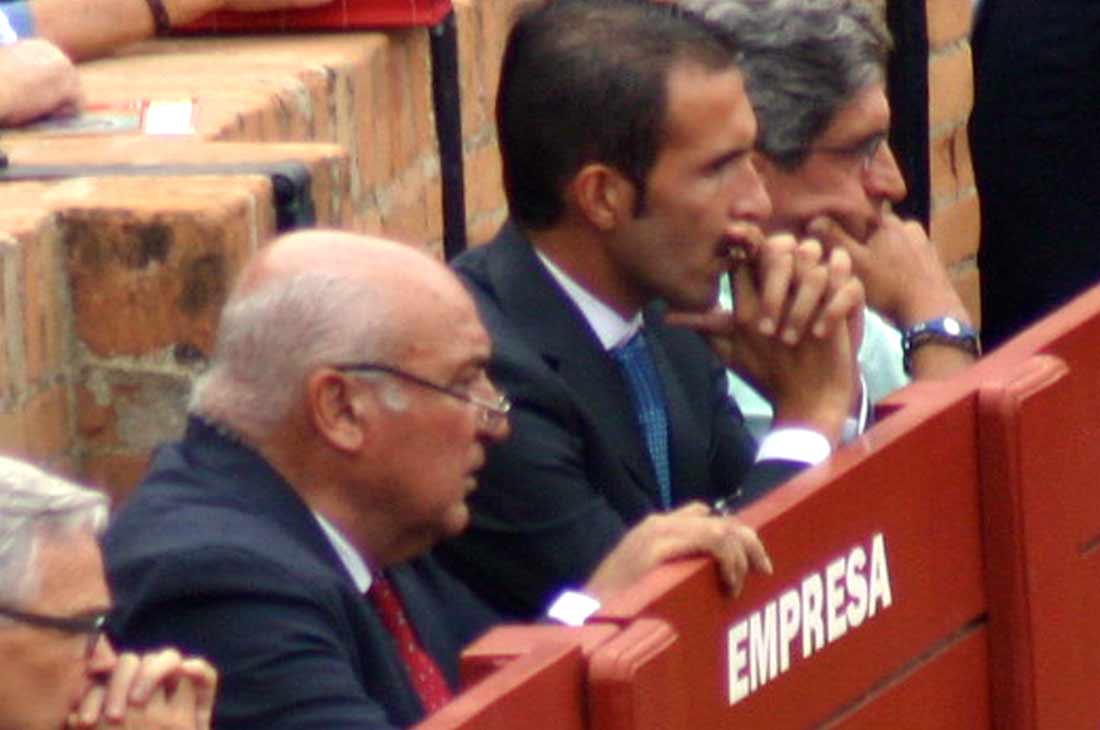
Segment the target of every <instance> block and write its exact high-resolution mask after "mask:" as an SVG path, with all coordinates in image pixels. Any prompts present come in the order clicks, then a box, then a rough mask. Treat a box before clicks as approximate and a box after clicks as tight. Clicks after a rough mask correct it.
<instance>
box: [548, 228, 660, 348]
mask: <svg viewBox="0 0 1100 730" xmlns="http://www.w3.org/2000/svg"><path fill="white" fill-rule="evenodd" d="M535 255H536V256H538V257H539V261H541V262H542V265H543V266H545V267H546V270H547V271H549V272H550V276H552V277H554V281H556V282H557V283H558V286H560V287H561V288H562V290H563V291H564V292H565V295H566V296H567V297H569V299H570V300H571V301H572V302H573V304H575V305H577V309H579V310H581V314H582V315H583V316H584V319H585V321H586V322H588V326H589V327H591V328H592V331H593V332H595V333H596V337H597V339H599V341H600V344H601V345H603V349H605V350H611V349H613V348H615V347H618V346H619V345H622V344H623V343H625V342H626V341H627V340H629V339H630V338H631V337H633V336H634V333H635V332H637V331H638V330H639V329H641V327H642V313H641V312H638V313H637V314H635V315H634V317H633V318H631V319H629V320H626V319H623V318H622V317H620V316H619V313H618V312H616V311H615V310H614V309H612V308H611V307H609V306H607V305H606V304H604V303H603V302H601V301H600V300H599V299H597V298H596V296H595V295H593V294H592V293H591V292H590V291H588V290H587V289H585V288H584V287H583V286H581V285H580V284H579V283H577V281H576V280H575V279H573V278H572V277H571V276H569V274H567V273H565V272H564V271H562V270H561V269H560V268H558V266H557V265H555V264H554V262H553V261H551V260H550V258H549V257H547V256H545V255H544V254H543V253H542V252H541V251H539V250H538V249H535Z"/></svg>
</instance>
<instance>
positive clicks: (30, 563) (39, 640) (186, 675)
mask: <svg viewBox="0 0 1100 730" xmlns="http://www.w3.org/2000/svg"><path fill="white" fill-rule="evenodd" d="M106 521H107V500H106V498H105V497H104V496H103V495H102V494H100V493H98V492H93V491H91V490H88V489H83V488H81V487H78V486H76V485H74V484H71V483H69V482H67V481H65V480H63V479H59V478H57V477H54V476H51V475H49V474H46V473H45V472H43V471H41V470H39V469H37V468H36V467H33V466H31V465H29V464H26V463H23V462H21V461H17V460H15V459H12V458H9V457H4V456H0V675H2V676H3V677H4V681H3V682H0V728H3V730H60V729H61V728H66V727H67V728H93V727H103V726H105V725H108V726H110V727H116V728H153V727H156V728H162V729H163V730H175V729H178V730H208V729H209V727H210V716H211V711H212V707H213V703H214V691H215V684H216V678H217V675H216V674H215V672H214V670H213V668H211V667H210V665H209V664H207V663H206V662H204V661H202V660H200V659H193V658H190V659H185V658H183V657H182V656H180V654H179V652H177V651H176V650H174V649H162V650H160V651H157V652H154V653H151V654H146V655H144V656H138V655H136V654H121V655H116V654H115V652H114V649H112V647H111V643H110V642H109V641H108V640H107V639H106V638H105V637H104V636H103V625H104V622H105V620H106V617H107V613H108V611H109V610H110V608H111V605H110V597H109V594H108V592H107V584H106V579H105V577H104V573H103V562H102V559H101V558H100V552H99V546H98V545H97V544H96V535H97V534H98V532H99V531H100V530H102V528H103V527H104V525H105V524H106Z"/></svg>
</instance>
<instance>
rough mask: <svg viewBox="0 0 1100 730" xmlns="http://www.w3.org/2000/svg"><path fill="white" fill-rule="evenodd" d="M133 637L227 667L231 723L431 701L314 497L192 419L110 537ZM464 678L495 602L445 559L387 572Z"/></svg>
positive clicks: (220, 712)
mask: <svg viewBox="0 0 1100 730" xmlns="http://www.w3.org/2000/svg"><path fill="white" fill-rule="evenodd" d="M104 552H105V555H106V559H107V569H108V574H109V578H110V583H111V587H112V589H113V591H114V595H115V601H116V603H117V605H118V611H117V616H115V617H114V619H113V621H112V625H111V631H112V634H113V635H114V636H115V637H117V640H118V643H119V644H121V645H122V646H123V647H134V648H141V649H145V648H152V647H161V646H164V645H166V644H172V645H176V646H179V647H180V648H181V649H182V650H183V651H185V652H188V653H195V654H200V655H203V656H205V657H207V658H208V659H209V660H210V661H212V662H213V663H214V664H215V665H216V666H217V667H218V669H219V671H220V672H221V686H220V691H219V696H218V702H217V705H216V708H215V718H214V719H215V725H216V727H218V728H219V729H220V730H233V729H234V728H240V729H241V730H244V729H245V728H248V729H249V730H255V729H256V728H268V729H271V730H276V729H278V728H293V729H294V730H306V729H307V728H316V729H317V730H322V729H323V730H338V729H339V728H392V727H405V726H408V725H411V724H413V723H415V722H417V721H418V720H419V719H420V718H421V716H422V714H423V710H422V708H421V706H420V702H419V700H418V698H417V696H416V693H415V690H414V689H413V688H412V685H411V684H410V683H409V681H408V678H407V676H406V672H405V670H404V667H403V665H402V664H401V660H400V659H399V657H398V655H397V654H396V652H395V650H394V649H393V648H392V645H391V644H392V642H391V639H390V636H389V634H388V633H387V632H386V629H385V627H384V626H383V625H382V623H381V622H380V620H379V619H378V617H377V616H376V614H375V613H374V610H373V609H372V608H371V606H370V604H369V603H368V602H367V601H366V600H365V599H364V598H363V596H362V595H361V594H360V593H359V592H358V591H357V589H356V587H355V585H354V583H353V582H352V579H351V577H350V576H349V575H348V574H347V572H346V570H345V568H344V567H343V564H342V563H341V562H340V560H339V558H338V557H337V555H336V553H335V551H334V550H333V548H332V546H331V544H330V543H329V542H328V540H327V538H326V537H325V535H324V533H323V532H322V531H321V528H320V526H319V525H318V523H317V522H316V520H315V519H314V517H313V515H312V513H311V512H310V511H309V509H308V508H307V507H306V505H305V503H303V502H302V500H301V499H300V498H299V497H298V496H297V494H296V493H295V492H294V491H292V490H291V488H290V487H289V486H288V485H287V484H286V482H284V481H283V480H282V478H281V477H280V476H279V475H278V474H276V473H275V472H274V471H273V470H272V469H271V468H270V467H269V466H268V465H267V464H266V463H265V462H264V461H263V459H262V458H260V457H259V456H258V455H257V454H256V453H254V452H253V451H251V450H250V449H248V448H246V447H244V446H242V445H240V444H238V443H236V442H234V441H232V440H230V439H227V438H225V437H223V436H221V435H219V434H218V433H216V432H215V431H214V430H213V429H212V428H210V427H208V426H206V425H204V424H202V423H200V422H198V421H194V420H193V421H192V422H191V424H190V426H189V428H188V433H187V436H186V438H185V439H184V441H183V442H182V443H178V444H173V445H170V446H167V447H162V448H161V449H160V450H159V452H158V453H157V454H156V456H155V458H154V461H153V464H152V466H151V470H150V472H149V474H148V475H147V476H146V478H145V480H144V482H143V484H142V485H141V487H140V488H139V489H138V491H137V492H136V493H135V495H134V496H133V497H132V499H131V500H130V502H129V503H128V504H127V505H126V506H125V508H124V509H123V510H122V512H121V514H120V515H119V516H118V518H117V519H116V520H115V522H114V523H113V524H112V525H111V527H110V529H109V530H108V532H107V535H106V537H105V540H104ZM387 573H388V574H389V575H390V577H391V579H392V581H393V583H394V586H395V588H396V589H397V590H398V592H399V593H400V594H401V596H402V599H403V602H404V604H405V607H406V610H407V612H408V614H409V617H410V619H411V621H412V623H413V625H414V626H415V627H416V631H417V633H418V635H419V637H420V639H421V642H422V644H423V645H424V647H425V649H426V650H427V651H428V652H429V653H430V654H431V655H433V656H434V657H435V658H436V659H437V661H438V662H439V663H440V666H441V668H442V669H443V671H444V674H445V675H446V676H447V678H448V680H449V681H450V683H451V685H452V686H455V683H456V680H457V656H458V652H459V650H460V649H461V647H462V646H464V645H465V644H466V643H467V642H468V641H469V640H470V639H471V638H473V637H474V636H476V634H477V633H479V632H480V631H481V630H482V629H484V628H486V627H487V626H488V625H489V624H490V623H491V622H492V621H493V620H494V616H493V615H492V613H491V612H490V611H489V610H488V609H487V608H486V607H485V606H484V605H483V604H481V603H480V602H478V601H477V600H476V599H475V598H474V597H473V596H472V595H470V594H469V592H468V591H467V590H466V589H465V588H464V587H463V586H462V585H461V584H460V583H458V582H457V581H455V580H454V579H453V578H451V577H450V576H448V575H447V574H446V573H445V572H444V571H443V570H442V569H441V568H439V566H438V565H437V564H435V563H434V561H432V560H430V559H422V560H418V561H414V562H412V563H408V564H405V565H403V566H400V567H397V568H395V569H390V570H388V571H387Z"/></svg>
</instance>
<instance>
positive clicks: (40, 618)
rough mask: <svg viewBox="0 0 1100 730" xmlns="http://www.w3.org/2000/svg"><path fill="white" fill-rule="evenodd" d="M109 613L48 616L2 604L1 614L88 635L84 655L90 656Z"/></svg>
mask: <svg viewBox="0 0 1100 730" xmlns="http://www.w3.org/2000/svg"><path fill="white" fill-rule="evenodd" d="M108 615H109V612H107V611H92V612H89V613H86V614H82V615H80V616H47V615H46V614H42V613H32V612H29V611H20V610H18V609H15V608H6V607H3V606H0V616H6V617H8V618H10V619H13V620H15V621H19V622H21V623H25V624H28V625H30V626H37V627H39V628H43V629H53V630H54V631H60V632H62V633H65V634H84V635H85V636H87V644H86V645H85V647H84V655H85V657H88V658H90V657H91V656H92V655H93V654H95V648H96V645H97V644H98V643H99V638H100V637H101V636H103V626H104V625H105V624H106V623H107V617H108Z"/></svg>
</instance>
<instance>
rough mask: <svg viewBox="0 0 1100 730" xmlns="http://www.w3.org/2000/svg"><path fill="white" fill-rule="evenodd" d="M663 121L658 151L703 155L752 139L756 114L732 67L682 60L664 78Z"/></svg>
mask: <svg viewBox="0 0 1100 730" xmlns="http://www.w3.org/2000/svg"><path fill="white" fill-rule="evenodd" d="M666 90H667V93H666V104H667V109H666V111H665V123H664V129H663V133H664V134H663V140H662V141H663V144H662V147H661V151H660V154H661V155H668V154H669V153H670V152H674V153H676V154H680V155H691V156H698V157H700V158H701V159H705V158H707V157H709V156H711V155H713V154H723V153H726V152H728V151H730V150H731V149H734V148H743V147H751V146H752V145H753V143H754V142H755V140H756V117H755V116H754V115H753V112H752V106H751V105H750V103H749V100H748V97H747V96H746V94H745V87H744V83H743V80H742V76H741V73H740V71H738V70H737V69H736V68H735V67H732V66H731V67H729V68H727V69H722V70H718V71H715V70H711V69H707V68H705V67H703V66H701V65H699V64H697V63H692V62H683V63H680V64H677V65H675V66H673V67H672V69H671V71H670V72H669V75H668V79H667V81H666Z"/></svg>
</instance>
